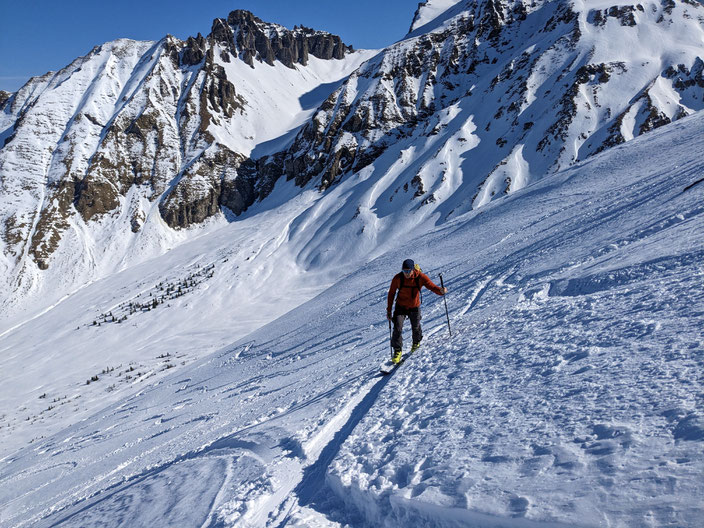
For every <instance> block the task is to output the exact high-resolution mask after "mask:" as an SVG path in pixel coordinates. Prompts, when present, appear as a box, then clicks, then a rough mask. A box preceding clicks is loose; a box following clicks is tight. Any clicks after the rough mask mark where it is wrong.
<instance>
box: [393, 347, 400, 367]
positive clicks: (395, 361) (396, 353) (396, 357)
mask: <svg viewBox="0 0 704 528" xmlns="http://www.w3.org/2000/svg"><path fill="white" fill-rule="evenodd" d="M401 352H402V351H401V349H400V348H399V349H397V350H394V354H393V356H391V363H393V364H394V365H398V364H399V363H401Z"/></svg>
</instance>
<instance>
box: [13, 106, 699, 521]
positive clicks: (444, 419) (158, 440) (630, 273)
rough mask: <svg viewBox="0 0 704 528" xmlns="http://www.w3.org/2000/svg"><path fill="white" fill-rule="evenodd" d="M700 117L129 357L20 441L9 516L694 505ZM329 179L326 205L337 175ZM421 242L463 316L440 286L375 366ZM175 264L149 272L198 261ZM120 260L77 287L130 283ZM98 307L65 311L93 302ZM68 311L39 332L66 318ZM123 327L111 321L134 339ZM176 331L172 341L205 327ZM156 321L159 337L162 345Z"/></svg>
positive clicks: (142, 517)
mask: <svg viewBox="0 0 704 528" xmlns="http://www.w3.org/2000/svg"><path fill="white" fill-rule="evenodd" d="M703 128H704V114H701V113H697V114H695V115H694V116H690V117H688V118H684V119H682V120H680V121H678V122H677V123H674V124H671V125H668V126H665V127H662V128H660V129H659V130H657V131H654V132H652V133H651V134H648V135H646V136H644V137H640V138H636V139H634V140H633V141H631V142H629V143H627V144H625V145H621V146H618V147H615V148H614V149H612V150H610V151H607V152H604V153H602V154H600V155H597V156H595V157H592V158H590V159H588V160H586V161H584V162H581V163H579V164H577V165H576V166H574V167H572V168H570V169H568V170H566V171H562V172H560V173H557V174H555V175H552V176H550V177H546V178H545V179H543V180H541V181H540V182H538V183H536V184H533V185H529V186H527V187H526V188H524V189H522V190H520V191H517V192H515V193H514V194H512V195H510V196H506V197H503V198H500V199H498V200H495V201H494V202H492V203H491V204H489V205H487V206H486V207H484V208H482V209H480V210H478V211H473V212H469V213H467V214H465V215H462V216H461V217H459V218H457V219H455V220H453V221H452V222H448V223H444V224H442V225H439V226H438V227H437V228H436V229H435V230H432V231H430V232H428V233H427V234H422V233H423V232H424V231H422V230H419V231H414V230H413V228H412V227H411V225H410V224H409V226H408V229H407V232H406V236H405V237H403V238H402V247H400V248H398V247H397V248H395V247H393V246H392V247H388V251H387V252H385V253H383V254H381V253H380V256H379V257H378V258H376V259H375V260H373V261H371V262H370V263H368V264H366V265H362V266H361V267H360V268H359V269H357V270H354V271H352V272H351V273H347V274H346V275H345V276H344V277H343V278H342V279H341V280H337V279H333V278H331V277H330V276H328V277H327V279H328V281H329V282H330V283H332V282H334V284H333V285H332V286H330V287H329V288H327V289H324V291H322V293H320V295H318V296H317V297H315V298H314V299H312V300H311V301H309V302H308V303H306V304H304V305H302V306H298V307H297V308H296V309H295V310H292V311H291V312H290V313H288V314H286V315H285V316H283V317H281V318H279V319H278V320H276V321H274V322H273V323H271V324H268V325H266V326H264V327H262V328H260V329H259V330H257V331H255V332H254V333H251V334H249V335H247V336H246V337H243V338H242V339H239V340H238V336H237V327H235V328H234V329H233V332H232V334H231V336H230V339H231V341H233V342H232V344H229V345H227V346H224V347H223V348H221V349H219V350H217V351H216V352H214V353H213V354H211V355H209V356H208V357H206V358H205V359H203V360H200V361H198V362H195V363H193V364H191V365H187V366H185V367H183V368H182V369H180V370H179V371H178V372H176V374H175V375H172V376H168V377H164V376H162V377H161V378H157V377H153V378H147V379H144V378H146V377H145V376H141V377H138V378H137V379H134V380H133V382H134V383H135V384H136V386H137V387H138V388H139V392H137V393H135V394H132V395H130V396H129V397H126V398H124V399H122V400H120V401H116V402H115V403H113V404H111V405H108V406H106V407H105V408H104V409H102V410H101V411H100V412H97V413H95V414H92V415H90V416H86V417H85V418H84V419H83V420H81V421H80V422H79V423H76V424H74V425H71V426H69V427H67V428H65V429H64V430H62V431H61V432H59V433H57V434H55V435H52V436H51V437H49V438H46V439H39V440H37V441H36V442H34V443H33V444H32V445H31V446H30V447H27V448H24V449H21V450H19V451H17V452H14V453H11V454H7V455H6V456H4V458H3V459H2V460H1V461H0V464H1V466H0V467H1V469H0V512H2V513H0V525H1V526H3V527H5V526H7V527H9V526H16V527H20V526H150V525H155V524H157V525H178V526H213V527H214V526H327V527H329V526H346V525H351V526H361V525H371V526H399V525H404V526H429V525H432V526H506V527H515V526H612V527H617V526H663V525H672V526H687V527H695V526H698V525H699V524H698V523H699V522H700V520H701V518H702V516H703V515H704V506H703V505H702V501H701V497H702V495H703V493H704V489H703V488H704V483H703V482H702V478H701V475H702V474H704V460H703V459H702V457H701V452H702V448H703V447H704V443H703V442H704V416H703V414H702V411H701V409H702V407H703V406H702V399H703V398H704V385H703V383H702V382H703V381H704V380H703V379H702V367H703V366H704V335H703V334H702V330H701V320H702V315H704V311H703V310H704V298H703V297H704V295H703V293H702V289H701V283H702V282H701V281H702V276H704V267H703V265H702V256H703V255H704V236H703V235H702V233H703V230H702V228H703V227H704V225H703V224H704V206H702V203H703V201H702V195H703V193H704V161H703V160H702V158H701V154H700V153H701V152H702V150H703V149H704V138H703V137H702V134H701V131H702V129H703ZM660 152H668V154H669V155H668V156H667V158H665V157H662V156H653V153H660ZM673 160H675V161H673ZM345 185H352V184H351V183H348V182H343V183H341V184H340V185H339V186H338V187H336V188H335V192H341V193H343V194H342V195H343V196H344V192H349V189H347V191H345ZM310 196H312V197H309V198H308V199H310V200H311V202H310V203H308V204H305V206H306V207H307V208H308V209H307V210H315V209H316V204H315V202H316V201H321V200H324V199H327V198H326V197H328V196H330V195H329V194H326V195H319V194H314V195H310ZM291 203H294V202H291ZM291 206H292V207H293V205H291ZM321 208H322V206H321ZM272 214H273V213H272ZM311 214H312V213H311ZM264 218H265V219H266V217H264ZM409 218H410V217H409ZM252 220H253V221H254V220H255V218H252ZM309 220H310V218H309ZM316 226H317V227H318V228H320V225H316V224H315V223H313V227H316ZM298 227H300V226H298ZM345 227H346V225H345V224H344V223H341V224H338V225H335V226H333V229H332V231H330V233H334V232H335V231H337V233H338V235H339V237H338V238H337V239H336V244H335V245H331V248H334V251H335V252H336V253H338V254H343V255H344V254H345V252H346V251H350V252H351V253H354V250H353V248H354V247H355V246H356V244H357V243H358V241H357V239H355V238H353V237H347V236H345V235H346V231H345ZM267 229H268V228H267ZM288 229H290V230H291V232H293V231H295V229H296V226H288ZM226 233H227V232H226V231H224V230H223V231H218V232H217V234H216V237H225V234H226ZM329 236H330V237H331V236H332V234H330V235H329ZM209 238H210V237H203V239H202V241H201V243H202V244H203V245H204V246H203V248H201V249H205V245H207V244H208V240H209ZM329 240H331V239H329ZM390 240H392V239H389V241H390ZM219 242H221V240H217V239H216V238H215V239H213V240H212V244H213V247H215V245H216V244H217V243H219ZM381 247H383V246H381ZM381 247H380V250H379V251H381ZM184 248H185V246H184ZM383 249H387V248H385V247H384V248H383ZM180 250H181V248H180ZM182 250H183V251H186V249H182ZM194 253H195V252H194ZM204 254H205V255H208V253H207V252H204ZM299 255H300V254H299ZM409 256H410V257H412V258H414V259H415V260H416V261H417V262H419V263H421V264H422V265H423V267H424V269H425V271H426V272H428V273H429V274H430V276H431V278H433V279H436V278H437V272H438V271H443V272H444V274H445V277H446V285H447V286H448V288H449V289H450V294H449V295H448V297H447V302H448V307H449V315H450V320H451V323H452V329H453V338H452V339H449V338H448V333H447V327H446V322H445V309H444V304H443V303H442V300H441V299H439V298H438V297H435V296H434V295H432V294H431V293H427V294H426V295H425V296H424V306H423V314H424V329H425V339H424V348H423V350H422V352H421V353H419V354H418V355H417V356H414V357H413V358H412V359H411V360H410V361H408V362H407V363H405V364H404V365H403V366H402V367H401V368H400V369H399V370H398V371H396V373H394V374H393V375H392V376H387V377H379V376H378V374H377V369H378V365H379V363H380V362H381V360H382V359H385V357H386V355H387V354H388V345H387V339H388V327H387V324H386V321H385V320H384V312H385V297H386V290H387V287H388V283H389V281H390V279H391V276H392V275H393V273H395V271H396V270H397V268H398V267H399V265H400V262H401V261H402V259H404V258H407V257H409ZM162 258H171V257H169V256H167V257H162ZM175 258H176V257H174V259H175ZM225 258H228V257H224V258H223V260H224V259H225ZM350 260H351V261H352V262H354V261H355V260H354V258H351V259H350ZM178 261H179V262H180V263H181V266H185V264H184V263H185V262H186V261H185V260H183V259H180V260H178ZM176 262H177V260H174V261H173V262H172V263H171V264H175V263H176ZM276 262H277V263H279V264H280V263H282V262H283V260H281V261H276ZM193 263H195V262H192V263H191V264H193ZM165 264H166V263H165V262H162V261H160V260H155V261H153V262H152V263H151V269H153V270H155V271H154V273H155V274H156V273H157V271H156V270H166V269H173V270H174V271H180V269H179V268H178V267H175V266H173V265H172V266H167V265H165ZM202 264H203V265H205V264H206V262H202ZM209 264H210V263H208V265H209ZM223 264H224V263H223ZM204 267H205V268H206V269H207V266H204ZM219 268H220V264H219V265H218V268H216V269H219ZM147 269H148V267H145V271H146V270H147ZM320 269H328V268H320ZM270 271H271V272H272V273H276V271H277V270H276V269H272V270H270ZM345 271H347V272H349V271H351V270H350V269H349V268H347V269H346V270H345ZM282 273H284V274H286V273H288V271H286V270H284V271H282ZM216 275H217V273H216ZM149 279H151V280H147V281H146V284H147V285H151V284H152V283H153V282H154V279H155V277H152V276H150V277H149ZM192 280H196V279H192ZM209 280H215V277H213V278H211V279H209ZM115 281H116V283H114V284H108V283H103V284H100V283H96V284H93V285H91V286H89V287H88V288H86V297H85V298H84V300H83V301H82V302H83V303H90V302H95V301H99V302H101V303H102V302H104V300H105V299H106V298H107V297H108V296H109V294H112V292H114V291H115V288H117V287H119V286H118V284H119V285H121V286H122V287H125V288H128V289H134V287H135V286H134V284H133V282H134V281H135V276H134V275H132V274H130V273H126V274H123V275H122V276H119V277H118V278H117V279H115ZM200 284H201V287H202V288H204V287H205V286H207V281H204V282H201V283H200ZM316 287H318V288H320V287H321V286H320V284H318V285H317V286H316ZM194 289H196V288H194ZM322 289H323V288H321V290H322ZM198 291H200V290H198ZM283 291H284V292H285V290H283ZM223 297H224V296H223V295H215V296H213V297H212V299H214V300H215V301H216V302H217V300H218V299H221V298H223ZM197 298H198V296H197V295H196V293H193V294H191V296H190V297H186V296H183V297H178V298H177V301H178V299H186V300H188V299H197ZM242 298H246V296H243V297H242ZM90 299H94V300H95V301H90ZM74 302H75V303H76V304H73V303H74ZM193 302H194V303H195V301H193ZM88 305H90V304H88ZM105 305H107V303H106V304H105ZM85 306H86V304H82V303H81V302H78V301H77V300H76V301H74V299H73V298H70V299H67V300H66V301H64V303H62V306H61V307H60V309H61V310H62V311H65V312H66V314H67V318H68V320H73V321H75V314H76V313H78V311H80V310H83V313H85V311H86V310H85ZM195 306H196V307H198V306H200V308H201V309H202V307H203V306H204V305H203V304H201V305H198V303H195ZM100 308H101V309H104V308H103V306H100ZM160 310H161V312H160ZM115 311H116V310H115ZM50 313H51V312H49V313H47V314H45V316H42V317H39V318H38V319H37V320H36V321H34V322H33V323H32V325H31V326H32V327H33V331H34V332H37V333H44V334H45V335H47V336H48V335H52V334H53V333H54V332H57V330H58V328H57V327H56V326H55V325H56V324H57V323H56V320H55V319H52V318H51V317H50ZM160 313H162V314H164V313H168V314H169V319H170V320H171V321H173V323H174V324H175V325H182V324H184V323H185V322H186V321H187V316H182V315H180V314H182V313H185V314H188V308H187V307H186V303H185V301H184V302H180V301H179V302H178V304H177V305H176V306H173V307H171V308H170V311H168V312H167V311H166V309H165V307H159V308H157V309H155V310H154V311H150V312H147V313H143V314H139V316H138V317H141V318H142V319H139V320H138V321H139V324H144V325H145V326H146V327H148V326H149V324H148V323H149V322H150V321H151V322H152V324H154V323H158V321H159V319H157V317H161V316H160V315H159V314H160ZM211 313H217V312H216V311H212V312H211ZM254 315H255V314H253V316H254ZM72 316H73V318H71V317H72ZM222 316H223V317H224V316H226V314H222ZM142 321H144V323H142ZM127 322H129V319H128V320H127ZM121 324H123V325H124V324H125V323H121ZM161 324H163V322H162V323H161ZM126 326H128V325H125V326H119V327H118V326H117V325H113V326H111V329H113V330H111V331H113V332H115V334H114V336H115V338H116V339H117V338H119V337H123V339H124V342H125V343H126V344H131V339H132V338H133V337H134V336H135V334H130V333H125V334H124V336H122V335H121V334H120V333H119V332H118V331H123V330H122V329H123V328H126ZM101 329H102V327H101ZM181 329H182V331H183V332H184V333H183V334H182V335H180V336H179V337H178V338H177V341H176V342H174V343H173V344H174V346H180V345H181V344H182V343H185V342H187V341H188V340H191V339H195V340H200V342H202V343H206V342H207V340H208V338H209V336H208V334H207V328H204V329H203V330H204V331H205V332H206V333H205V335H198V334H197V333H196V332H195V331H193V330H190V331H189V330H188V326H187V325H185V326H182V327H181ZM96 330H97V329H95V328H93V329H91V328H86V329H79V330H75V332H93V331H96ZM143 330H144V328H143ZM153 330H154V334H153V339H152V340H153V342H154V348H150V347H149V345H148V343H147V342H146V341H145V342H144V343H143V344H142V346H143V349H142V353H143V354H144V355H145V356H146V355H149V356H154V355H155V354H156V352H157V351H158V350H162V349H161V348H160V346H161V345H160V344H159V337H158V336H159V332H160V331H162V330H163V327H160V326H158V325H157V324H155V325H154V327H153ZM72 331H73V330H72ZM7 335H8V336H9V337H12V332H10V333H9V334H7ZM242 335H244V333H243V334H242ZM6 337H7V336H3V338H4V339H5V338H6ZM219 339H220V340H221V339H224V337H223V336H215V339H213V341H218V340H219ZM54 350H55V349H53V348H50V349H49V350H44V351H42V353H44V354H46V353H54ZM34 357H39V356H34ZM8 367H9V368H13V369H16V371H18V372H19V371H20V368H21V367H20V364H19V363H14V364H8V363H5V364H3V366H2V368H3V371H5V369H6V368H8ZM124 369H125V366H123V367H122V369H117V370H116V371H114V372H110V373H108V374H105V375H102V376H101V377H100V379H99V381H96V382H93V383H91V384H90V385H89V386H90V387H96V386H99V387H100V390H105V389H106V387H105V386H106V385H108V384H109V383H113V382H114V383H116V384H120V383H122V382H118V381H117V380H118V378H122V379H124V378H125V376H127V375H129V374H127V373H125V372H123V371H124ZM47 374H48V373H47V372H42V371H41V369H39V370H38V371H37V373H36V378H37V383H40V382H41V380H43V379H45V378H46V377H48V376H47ZM7 396H8V395H7V394H5V393H4V394H3V397H4V398H5V397H7ZM52 396H54V395H52V394H49V395H48V396H47V398H50V397H52ZM71 405H73V403H72V404H71ZM3 408H4V407H3Z"/></svg>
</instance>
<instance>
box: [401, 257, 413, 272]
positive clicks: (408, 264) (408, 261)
mask: <svg viewBox="0 0 704 528" xmlns="http://www.w3.org/2000/svg"><path fill="white" fill-rule="evenodd" d="M415 266H416V263H415V262H413V260H412V259H406V260H404V261H403V266H401V269H404V270H412V269H413V268H415Z"/></svg>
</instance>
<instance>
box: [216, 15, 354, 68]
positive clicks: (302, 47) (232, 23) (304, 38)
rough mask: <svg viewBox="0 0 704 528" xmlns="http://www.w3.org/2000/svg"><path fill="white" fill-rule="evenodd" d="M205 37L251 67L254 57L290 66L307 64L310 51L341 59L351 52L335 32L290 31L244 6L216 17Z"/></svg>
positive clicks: (302, 27) (269, 62)
mask: <svg viewBox="0 0 704 528" xmlns="http://www.w3.org/2000/svg"><path fill="white" fill-rule="evenodd" d="M208 39H210V40H212V41H214V42H216V43H218V44H220V45H221V46H222V47H224V48H225V49H226V50H228V51H229V53H231V54H232V55H234V56H236V57H239V58H240V59H242V60H243V61H245V62H246V63H247V64H249V65H250V66H252V67H253V66H254V61H255V60H256V61H259V62H265V63H267V64H269V65H273V64H274V62H276V61H278V62H281V63H282V64H284V65H286V66H287V67H289V68H293V67H294V65H295V64H301V65H303V66H306V65H307V64H308V55H309V54H310V55H313V56H314V57H318V58H319V59H325V60H329V59H342V58H344V56H345V55H346V54H347V53H350V52H351V51H353V48H352V46H348V45H346V44H345V43H344V42H342V39H341V38H340V37H338V36H337V35H333V34H331V33H328V32H325V31H316V30H313V29H310V28H307V27H304V26H300V27H299V26H296V27H295V28H294V29H293V30H290V29H287V28H285V27H284V26H281V25H279V24H274V23H269V22H264V21H262V20H261V19H260V18H258V17H257V16H255V15H254V14H253V13H252V12H250V11H246V10H243V9H238V10H235V11H232V12H231V13H230V14H229V15H228V17H227V19H223V18H216V19H215V20H214V21H213V25H212V28H211V32H210V35H208Z"/></svg>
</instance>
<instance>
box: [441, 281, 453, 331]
mask: <svg viewBox="0 0 704 528" xmlns="http://www.w3.org/2000/svg"><path fill="white" fill-rule="evenodd" d="M440 287H442V289H443V290H444V289H445V283H444V282H443V280H442V273H440ZM446 295H447V294H445V295H443V296H442V298H443V300H444V301H445V316H446V317H447V331H448V332H450V337H452V329H451V328H450V312H448V311H447V297H446Z"/></svg>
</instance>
